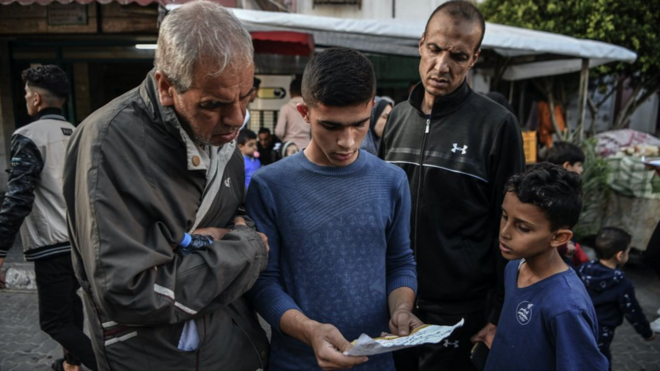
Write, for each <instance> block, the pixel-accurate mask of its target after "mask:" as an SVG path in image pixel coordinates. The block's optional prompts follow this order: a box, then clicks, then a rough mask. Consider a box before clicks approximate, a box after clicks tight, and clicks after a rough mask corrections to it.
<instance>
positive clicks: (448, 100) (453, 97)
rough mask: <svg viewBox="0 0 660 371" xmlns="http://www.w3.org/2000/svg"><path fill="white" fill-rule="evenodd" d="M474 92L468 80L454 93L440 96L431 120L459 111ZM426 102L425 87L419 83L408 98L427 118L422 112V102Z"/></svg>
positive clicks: (432, 111) (434, 105) (422, 113)
mask: <svg viewBox="0 0 660 371" xmlns="http://www.w3.org/2000/svg"><path fill="white" fill-rule="evenodd" d="M473 93H474V92H473V91H472V89H471V88H470V86H469V85H468V83H467V80H463V83H462V84H461V85H460V86H459V87H458V88H456V90H454V91H453V92H451V93H449V94H447V95H443V96H440V97H438V98H436V100H435V103H433V108H432V109H431V118H437V117H441V116H445V115H447V114H450V113H452V112H454V111H456V110H457V109H459V108H460V107H461V106H462V104H463V102H465V101H466V100H467V98H468V97H469V96H470V95H472V94H473ZM423 101H424V85H423V84H422V83H421V82H419V83H418V84H417V86H415V88H414V89H413V91H412V92H411V93H410V97H408V102H409V103H410V105H411V106H413V108H415V109H416V110H417V111H418V112H419V113H420V114H421V115H422V116H426V115H425V114H424V112H423V111H422V102H423Z"/></svg>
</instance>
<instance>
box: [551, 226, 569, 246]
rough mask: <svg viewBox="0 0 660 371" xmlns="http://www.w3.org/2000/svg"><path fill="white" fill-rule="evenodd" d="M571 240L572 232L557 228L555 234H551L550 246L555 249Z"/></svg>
mask: <svg viewBox="0 0 660 371" xmlns="http://www.w3.org/2000/svg"><path fill="white" fill-rule="evenodd" d="M571 238H573V231H571V230H570V229H568V228H559V229H558V230H557V231H556V232H554V233H553V235H552V240H551V241H550V245H552V247H555V248H556V247H559V246H561V245H564V244H566V243H568V241H570V240H571Z"/></svg>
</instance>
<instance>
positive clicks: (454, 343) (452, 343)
mask: <svg viewBox="0 0 660 371" xmlns="http://www.w3.org/2000/svg"><path fill="white" fill-rule="evenodd" d="M458 342H459V340H455V341H449V340H447V339H445V343H444V344H442V345H443V346H444V347H445V348H449V347H454V348H458Z"/></svg>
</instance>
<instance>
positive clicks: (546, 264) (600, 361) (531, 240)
mask: <svg viewBox="0 0 660 371" xmlns="http://www.w3.org/2000/svg"><path fill="white" fill-rule="evenodd" d="M581 188H582V186H581V182H580V176H579V175H578V174H576V173H573V172H570V171H568V170H566V169H564V168H562V167H560V166H557V165H553V164H549V163H540V164H538V165H535V166H534V167H532V168H530V169H529V170H528V171H526V172H525V173H523V174H518V175H514V176H513V177H511V179H509V181H508V183H507V184H506V186H505V187H504V189H505V192H506V193H505V196H504V202H503V203H502V219H501V221H500V251H501V252H502V255H503V256H504V257H505V258H506V259H507V260H510V262H509V263H508V265H507V267H506V271H505V278H504V282H505V298H504V306H503V308H502V314H501V315H500V321H499V325H498V326H497V332H496V334H495V338H494V339H493V346H492V348H491V350H490V354H489V355H488V360H487V362H486V368H485V369H486V370H507V371H513V370H606V369H607V365H608V364H607V359H606V358H605V357H604V356H603V355H602V354H601V353H600V351H599V350H598V346H597V345H596V339H597V337H598V332H597V326H598V323H597V320H596V312H595V311H594V307H593V305H592V304H591V299H590V298H589V295H588V294H587V291H586V289H585V288H584V285H583V284H582V282H580V279H579V278H578V276H577V274H576V273H575V271H574V270H573V269H571V268H569V267H568V266H567V265H566V263H564V261H563V260H562V258H561V257H560V256H559V253H558V252H557V247H558V246H560V245H562V244H564V243H566V242H567V241H569V240H570V239H571V237H572V236H573V232H572V231H571V228H573V226H574V225H575V223H577V221H578V218H579V217H580V210H581V209H582V189H581Z"/></svg>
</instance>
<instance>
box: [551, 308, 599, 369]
mask: <svg viewBox="0 0 660 371" xmlns="http://www.w3.org/2000/svg"><path fill="white" fill-rule="evenodd" d="M595 322H596V319H595V318H591V317H590V316H589V315H588V314H587V313H586V312H585V311H584V310H581V309H572V310H569V311H566V312H563V313H561V314H559V315H557V316H555V317H554V318H552V320H551V321H550V329H551V331H552V336H553V338H554V343H555V348H556V353H555V354H556V361H557V364H556V367H557V370H607V368H608V362H607V359H606V358H605V356H603V354H602V353H601V352H600V350H598V345H597V344H596V336H597V335H596V333H595V327H596V324H595Z"/></svg>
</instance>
